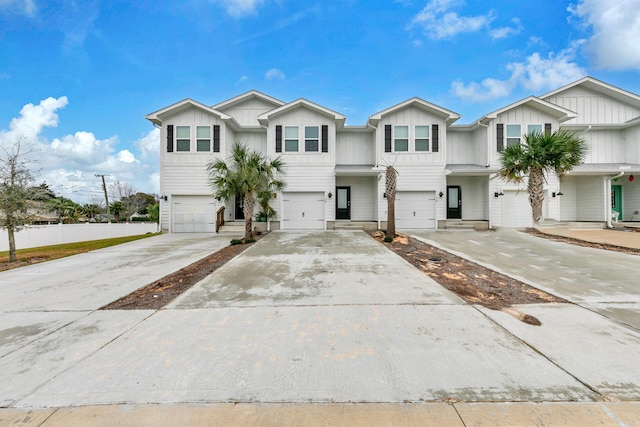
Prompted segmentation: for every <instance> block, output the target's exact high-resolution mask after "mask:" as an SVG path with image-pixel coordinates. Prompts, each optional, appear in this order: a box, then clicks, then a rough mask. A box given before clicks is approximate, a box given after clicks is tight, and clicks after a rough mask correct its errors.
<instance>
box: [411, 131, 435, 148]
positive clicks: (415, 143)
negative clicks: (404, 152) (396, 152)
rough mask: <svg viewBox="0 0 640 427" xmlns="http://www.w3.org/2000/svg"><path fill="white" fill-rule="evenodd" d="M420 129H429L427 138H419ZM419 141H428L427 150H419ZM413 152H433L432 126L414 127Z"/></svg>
mask: <svg viewBox="0 0 640 427" xmlns="http://www.w3.org/2000/svg"><path fill="white" fill-rule="evenodd" d="M418 128H425V129H427V137H426V138H425V137H418V136H417V135H418ZM418 141H426V143H427V149H426V150H418V145H417V142H418ZM413 151H414V152H415V153H430V152H431V125H413Z"/></svg>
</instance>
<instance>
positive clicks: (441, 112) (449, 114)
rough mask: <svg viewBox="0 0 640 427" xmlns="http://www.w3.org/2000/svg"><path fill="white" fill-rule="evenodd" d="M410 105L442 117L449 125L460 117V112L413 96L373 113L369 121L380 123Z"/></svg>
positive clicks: (372, 123)
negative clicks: (387, 116) (384, 118)
mask: <svg viewBox="0 0 640 427" xmlns="http://www.w3.org/2000/svg"><path fill="white" fill-rule="evenodd" d="M408 107H417V108H420V109H422V110H425V111H428V112H429V113H432V114H434V115H436V116H439V117H442V118H443V119H444V121H445V122H446V124H447V125H450V124H451V123H453V122H455V121H456V120H458V119H459V118H460V114H458V113H454V112H453V111H451V110H447V109H446V108H442V107H439V106H437V105H435V104H432V103H430V102H427V101H425V100H424V99H421V98H418V97H413V98H411V99H407V100H406V101H404V102H401V103H400V104H396V105H394V106H392V107H389V108H387V109H385V110H382V111H380V112H378V113H375V114H373V115H372V116H371V117H369V120H368V123H370V124H371V125H374V126H375V125H377V124H378V122H380V120H382V117H384V116H386V115H388V114H391V113H394V112H396V111H399V110H402V109H404V108H408Z"/></svg>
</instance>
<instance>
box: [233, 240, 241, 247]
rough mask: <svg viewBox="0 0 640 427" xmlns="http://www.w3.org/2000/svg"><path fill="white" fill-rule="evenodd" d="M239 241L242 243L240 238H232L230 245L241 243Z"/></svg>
mask: <svg viewBox="0 0 640 427" xmlns="http://www.w3.org/2000/svg"><path fill="white" fill-rule="evenodd" d="M241 243H242V240H240V239H233V240H231V245H232V246H233V245H239V244H241Z"/></svg>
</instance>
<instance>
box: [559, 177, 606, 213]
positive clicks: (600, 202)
mask: <svg viewBox="0 0 640 427" xmlns="http://www.w3.org/2000/svg"><path fill="white" fill-rule="evenodd" d="M604 189H605V187H604V177H601V176H584V177H578V178H577V180H576V220H577V221H605V220H606V218H605V215H604V212H605V205H604V199H605V193H604ZM563 193H564V191H563ZM563 197H564V196H563Z"/></svg>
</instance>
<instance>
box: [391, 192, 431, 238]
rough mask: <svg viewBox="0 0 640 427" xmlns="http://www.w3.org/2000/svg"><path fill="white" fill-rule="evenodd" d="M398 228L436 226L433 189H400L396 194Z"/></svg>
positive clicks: (427, 227) (428, 227)
mask: <svg viewBox="0 0 640 427" xmlns="http://www.w3.org/2000/svg"><path fill="white" fill-rule="evenodd" d="M395 208H396V209H395V211H396V228H409V229H410V228H415V229H432V228H436V218H435V213H436V200H435V192H433V191H399V192H398V193H397V194H396V205H395Z"/></svg>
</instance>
